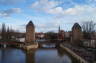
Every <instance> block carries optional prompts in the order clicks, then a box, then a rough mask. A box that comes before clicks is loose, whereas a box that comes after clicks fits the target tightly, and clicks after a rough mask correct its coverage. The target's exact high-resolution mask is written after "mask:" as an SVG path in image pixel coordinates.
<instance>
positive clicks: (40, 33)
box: [35, 32, 45, 39]
mask: <svg viewBox="0 0 96 63" xmlns="http://www.w3.org/2000/svg"><path fill="white" fill-rule="evenodd" d="M44 37H45V34H44V33H43V32H38V33H35V38H36V39H44Z"/></svg>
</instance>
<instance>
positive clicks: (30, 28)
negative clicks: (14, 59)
mask: <svg viewBox="0 0 96 63" xmlns="http://www.w3.org/2000/svg"><path fill="white" fill-rule="evenodd" d="M25 40H26V42H29V43H34V41H35V26H34V24H33V22H32V21H29V23H28V24H27V26H26V39H25Z"/></svg>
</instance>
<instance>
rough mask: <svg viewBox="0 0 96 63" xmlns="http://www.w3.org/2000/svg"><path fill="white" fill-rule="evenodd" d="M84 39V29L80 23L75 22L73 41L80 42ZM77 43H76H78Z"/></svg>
mask: <svg viewBox="0 0 96 63" xmlns="http://www.w3.org/2000/svg"><path fill="white" fill-rule="evenodd" d="M81 40H82V29H81V26H80V25H79V24H78V23H75V24H74V25H73V27H72V42H76V43H77V42H79V41H81ZM76 43H75V44H76Z"/></svg>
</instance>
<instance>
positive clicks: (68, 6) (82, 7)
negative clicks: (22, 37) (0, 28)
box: [0, 0, 96, 32]
mask: <svg viewBox="0 0 96 63" xmlns="http://www.w3.org/2000/svg"><path fill="white" fill-rule="evenodd" d="M30 20H32V21H33V23H34V24H35V26H36V32H47V31H57V30H58V27H59V25H60V27H61V29H63V30H65V31H68V30H71V27H72V26H73V24H74V23H75V22H78V23H82V22H84V21H90V20H93V21H94V22H95V21H96V0H0V24H2V23H6V24H7V25H9V26H10V27H11V28H13V29H15V30H19V31H25V25H26V24H27V23H28V22H29V21H30Z"/></svg>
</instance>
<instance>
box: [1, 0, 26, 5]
mask: <svg viewBox="0 0 96 63" xmlns="http://www.w3.org/2000/svg"><path fill="white" fill-rule="evenodd" d="M25 1H26V0H0V4H1V5H14V4H18V3H24V2H25Z"/></svg>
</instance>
